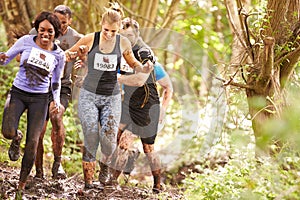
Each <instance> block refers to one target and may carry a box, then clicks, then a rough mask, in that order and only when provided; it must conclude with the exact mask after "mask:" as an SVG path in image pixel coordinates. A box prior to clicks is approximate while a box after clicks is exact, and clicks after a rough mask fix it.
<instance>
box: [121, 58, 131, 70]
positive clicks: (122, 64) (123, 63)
mask: <svg viewBox="0 0 300 200" xmlns="http://www.w3.org/2000/svg"><path fill="white" fill-rule="evenodd" d="M120 70H121V71H123V72H130V73H133V69H132V68H131V67H130V66H129V65H128V64H127V62H126V60H125V59H124V58H123V57H122V58H121V66H120Z"/></svg>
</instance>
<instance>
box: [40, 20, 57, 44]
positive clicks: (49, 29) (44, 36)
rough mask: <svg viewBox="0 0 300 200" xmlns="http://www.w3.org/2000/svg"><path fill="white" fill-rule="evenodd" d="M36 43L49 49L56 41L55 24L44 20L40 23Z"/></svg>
mask: <svg viewBox="0 0 300 200" xmlns="http://www.w3.org/2000/svg"><path fill="white" fill-rule="evenodd" d="M37 31H38V34H37V39H36V43H37V44H38V45H39V46H40V47H41V48H43V49H49V47H51V46H52V42H53V41H54V36H55V30H54V27H53V25H52V24H51V23H50V22H49V21H48V20H44V21H42V22H41V23H40V24H39V28H38V30H37Z"/></svg>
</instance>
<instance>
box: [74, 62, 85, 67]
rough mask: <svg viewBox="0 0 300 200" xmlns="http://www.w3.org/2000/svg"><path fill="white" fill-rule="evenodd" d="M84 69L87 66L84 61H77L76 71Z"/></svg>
mask: <svg viewBox="0 0 300 200" xmlns="http://www.w3.org/2000/svg"><path fill="white" fill-rule="evenodd" d="M82 67H85V64H84V62H83V61H82V60H77V61H76V62H75V63H74V69H79V68H82Z"/></svg>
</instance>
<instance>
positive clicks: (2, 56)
mask: <svg viewBox="0 0 300 200" xmlns="http://www.w3.org/2000/svg"><path fill="white" fill-rule="evenodd" d="M7 58H9V57H8V56H7V55H6V54H5V53H0V65H3V63H4V62H5V61H6V59H7Z"/></svg>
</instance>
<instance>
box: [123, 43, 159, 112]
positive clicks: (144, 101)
mask: <svg viewBox="0 0 300 200" xmlns="http://www.w3.org/2000/svg"><path fill="white" fill-rule="evenodd" d="M142 47H143V46H140V45H135V46H134V47H133V48H132V51H133V53H134V56H135V58H137V59H138V55H137V52H138V50H139V49H140V48H142ZM124 92H125V96H124V100H125V101H127V102H129V105H130V106H131V107H135V108H150V107H151V106H152V105H154V104H159V95H158V91H157V85H156V79H155V71H154V70H153V71H152V72H151V74H150V75H149V77H148V79H147V81H146V83H145V84H144V85H143V86H141V87H133V86H127V85H124Z"/></svg>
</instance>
